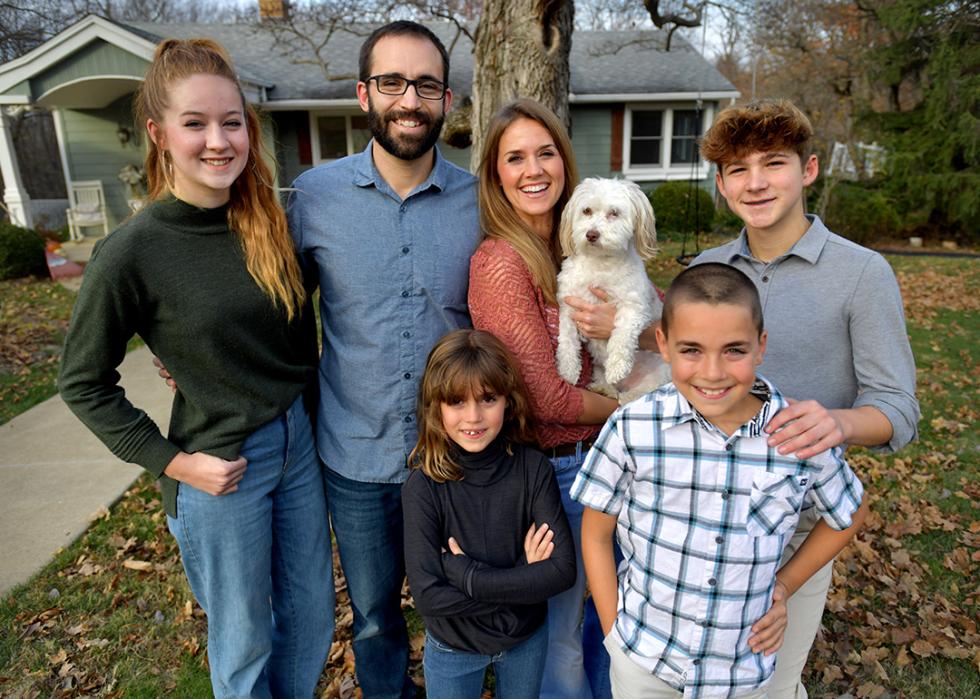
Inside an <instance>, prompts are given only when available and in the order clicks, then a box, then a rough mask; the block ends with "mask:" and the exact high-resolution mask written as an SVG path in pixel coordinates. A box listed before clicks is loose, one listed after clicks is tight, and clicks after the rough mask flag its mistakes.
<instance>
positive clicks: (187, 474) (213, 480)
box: [163, 451, 247, 495]
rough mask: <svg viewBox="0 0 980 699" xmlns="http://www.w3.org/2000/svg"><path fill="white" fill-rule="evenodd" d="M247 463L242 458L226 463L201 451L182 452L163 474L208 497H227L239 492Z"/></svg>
mask: <svg viewBox="0 0 980 699" xmlns="http://www.w3.org/2000/svg"><path fill="white" fill-rule="evenodd" d="M246 463H247V462H246V461H245V459H243V458H242V457H240V456H239V457H238V458H237V459H235V460H234V461H225V460H224V459H221V458H218V457H217V456H211V455H210V454H205V453H204V452H200V451H199V452H195V453H193V454H188V453H186V452H180V453H179V454H177V456H175V457H174V458H173V461H171V462H170V463H169V464H167V468H165V469H164V470H163V472H164V474H166V475H167V476H170V477H171V478H173V479H174V480H175V481H180V482H181V483H186V484H187V485H190V486H193V487H195V488H197V489H198V490H201V491H204V492H205V493H207V494H208V495H227V494H228V493H234V492H235V491H236V490H238V483H239V482H240V481H241V480H242V478H244V477H245V465H246Z"/></svg>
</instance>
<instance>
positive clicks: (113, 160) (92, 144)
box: [61, 97, 147, 235]
mask: <svg viewBox="0 0 980 699" xmlns="http://www.w3.org/2000/svg"><path fill="white" fill-rule="evenodd" d="M61 116H62V128H63V129H64V131H63V133H65V134H66V140H67V143H66V144H65V150H66V151H67V157H68V163H67V167H68V172H69V174H70V177H71V179H72V181H75V180H101V182H102V190H103V191H104V192H105V198H106V208H107V209H108V212H109V229H110V230H111V229H112V228H114V227H115V226H117V225H119V223H120V222H121V221H123V220H124V219H125V218H126V217H127V216H129V205H128V204H127V203H126V198H127V197H128V194H129V188H128V187H127V185H125V184H123V183H122V182H120V180H119V177H118V175H119V171H120V170H121V169H122V167H123V166H124V165H127V164H133V165H141V164H142V163H143V157H144V148H143V146H144V143H145V140H146V138H147V137H146V133H145V131H144V130H143V129H140V130H139V131H138V133H139V142H137V139H135V138H134V139H131V140H130V141H129V143H126V144H120V143H119V138H118V137H117V136H116V131H117V130H118V129H119V125H120V124H125V125H127V126H131V125H132V120H133V117H132V108H131V103H130V98H129V97H125V98H122V99H119V100H116V101H115V102H113V103H112V104H110V105H109V106H108V107H106V108H104V109H64V110H61ZM134 132H136V130H134ZM85 232H86V233H89V234H93V235H94V229H92V228H89V229H86V231H85Z"/></svg>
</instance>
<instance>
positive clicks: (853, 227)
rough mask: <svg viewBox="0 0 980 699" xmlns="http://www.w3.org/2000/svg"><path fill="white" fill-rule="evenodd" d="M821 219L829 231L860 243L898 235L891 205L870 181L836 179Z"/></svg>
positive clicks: (866, 243) (895, 217) (897, 218)
mask: <svg viewBox="0 0 980 699" xmlns="http://www.w3.org/2000/svg"><path fill="white" fill-rule="evenodd" d="M825 219H826V220H825V221H824V223H826V224H827V227H828V228H829V229H830V230H832V231H834V232H835V233H838V234H840V235H842V236H844V237H845V238H848V239H850V240H853V241H854V242H855V243H858V244H860V245H869V244H871V243H874V242H876V241H879V240H882V239H887V238H895V237H897V236H899V235H900V226H901V221H900V220H899V217H898V214H896V213H895V207H894V206H893V205H892V202H891V201H890V200H889V199H888V196H887V195H886V194H885V193H884V192H882V191H881V190H879V189H877V188H876V187H875V186H874V185H873V184H870V185H866V184H858V183H855V182H839V183H838V184H837V186H836V187H834V191H833V192H832V193H831V195H830V201H829V202H828V204H827V212H826V217H825Z"/></svg>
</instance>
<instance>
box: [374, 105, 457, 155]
mask: <svg viewBox="0 0 980 699" xmlns="http://www.w3.org/2000/svg"><path fill="white" fill-rule="evenodd" d="M397 119H407V120H412V121H417V122H419V123H420V124H422V125H425V126H428V128H427V129H426V130H425V131H424V132H423V133H422V134H421V135H420V136H418V137H412V136H404V135H402V136H399V137H394V136H392V135H391V133H390V132H389V131H388V125H389V124H390V123H391V122H394V121H395V120H397ZM444 120H445V116H444V115H440V116H439V117H438V118H437V119H435V120H434V121H433V119H432V117H430V116H429V114H428V113H427V112H424V111H422V110H418V111H416V112H406V111H389V112H386V113H384V114H382V113H381V112H379V111H377V110H376V109H375V108H374V104H373V103H372V102H371V99H370V97H369V98H368V128H370V129H371V135H372V136H374V140H375V141H377V142H378V143H379V144H380V145H381V147H382V148H384V149H385V150H386V151H387V152H388V153H391V154H392V155H393V156H395V157H396V158H399V159H401V160H416V159H418V158H421V157H422V156H423V155H425V154H426V153H428V152H429V151H430V150H432V147H433V146H434V145H435V144H436V141H438V140H439V134H440V133H441V132H442V122H443V121H444Z"/></svg>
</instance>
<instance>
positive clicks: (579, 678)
mask: <svg viewBox="0 0 980 699" xmlns="http://www.w3.org/2000/svg"><path fill="white" fill-rule="evenodd" d="M587 453H588V452H587V451H582V450H581V449H579V450H577V451H576V453H575V454H571V455H569V456H560V457H556V458H553V459H551V464H552V466H554V467H555V476H556V477H557V479H558V489H559V490H560V491H561V504H562V507H564V509H565V515H566V516H567V517H568V524H569V526H570V527H571V529H572V538H573V539H574V541H575V557H576V563H577V565H578V573H577V574H576V576H575V584H574V585H573V586H572V588H571V589H569V590H566V591H565V592H563V593H561V594H560V595H555V596H554V597H552V598H551V599H549V600H548V634H549V636H548V659H547V661H546V662H545V666H544V678H543V680H542V683H541V697H542V699H590V698H594V699H611V698H612V690H611V689H610V684H609V653H608V652H607V651H606V649H605V648H604V647H603V646H602V629H601V626H600V624H599V619H598V615H597V614H596V612H595V605H593V604H591V603H590V604H588V605H586V606H585V614H586V616H585V623H584V632H585V638H584V639H583V615H582V612H583V600H584V599H585V566H584V565H583V564H582V510H583V507H582V505H581V503H579V502H577V501H576V500H572V498H571V496H570V495H569V492H570V491H571V489H572V483H574V482H575V476H577V475H578V472H579V469H581V467H582V463H583V462H584V461H585V456H586V454H587ZM590 602H591V600H590ZM583 646H585V648H586V649H587V650H588V653H584V652H583Z"/></svg>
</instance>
